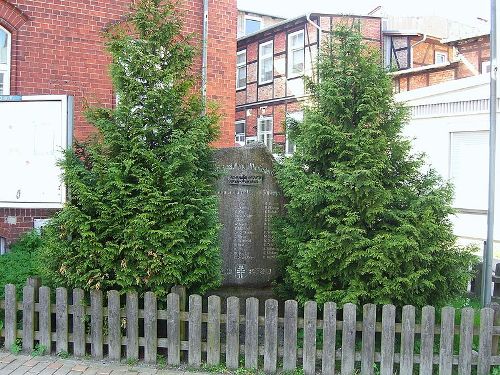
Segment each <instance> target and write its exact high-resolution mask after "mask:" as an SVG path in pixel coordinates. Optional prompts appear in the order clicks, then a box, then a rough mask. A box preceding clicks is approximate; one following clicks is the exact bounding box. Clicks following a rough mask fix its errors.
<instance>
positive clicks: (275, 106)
mask: <svg viewBox="0 0 500 375" xmlns="http://www.w3.org/2000/svg"><path fill="white" fill-rule="evenodd" d="M354 21H359V24H360V28H361V33H362V35H363V36H364V38H365V40H366V42H367V43H370V44H372V45H374V46H375V47H376V48H381V45H382V44H381V43H382V33H381V19H380V18H379V17H369V16H341V15H330V14H315V13H313V14H310V15H309V16H301V17H297V18H293V19H290V20H286V21H283V22H280V23H277V24H274V25H272V26H270V27H267V28H265V29H263V30H261V31H260V32H257V33H252V34H250V35H247V36H243V37H240V38H238V41H237V45H238V48H237V67H236V74H237V80H236V117H235V134H236V143H237V144H238V145H243V144H248V143H252V142H262V143H264V144H266V145H267V146H268V148H269V149H270V150H271V151H272V152H280V151H282V150H284V151H285V153H291V152H293V148H294V146H293V144H291V142H288V140H287V137H286V131H285V126H284V122H285V118H286V117H287V116H290V117H295V118H297V119H300V117H301V116H302V106H301V103H302V102H303V101H304V100H305V99H306V98H307V95H306V94H305V92H304V81H303V77H304V75H309V76H311V74H312V67H313V62H314V61H315V59H316V57H317V55H318V50H319V48H320V44H321V40H322V35H324V33H326V32H330V31H331V28H332V27H333V25H335V24H336V23H338V22H347V23H352V22H354Z"/></svg>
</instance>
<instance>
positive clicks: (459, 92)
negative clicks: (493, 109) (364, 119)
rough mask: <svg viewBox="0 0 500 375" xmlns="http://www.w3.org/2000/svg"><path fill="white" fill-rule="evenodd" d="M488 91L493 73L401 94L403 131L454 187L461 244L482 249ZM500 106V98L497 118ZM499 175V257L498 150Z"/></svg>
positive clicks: (498, 224)
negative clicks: (406, 112) (406, 115)
mask: <svg viewBox="0 0 500 375" xmlns="http://www.w3.org/2000/svg"><path fill="white" fill-rule="evenodd" d="M489 90H490V88H489V75H479V76H474V77H470V78H464V79H460V80H455V81H450V82H446V83H443V84H439V85H434V86H430V87H425V88H422V89H418V90H413V91H408V92H405V93H401V94H397V95H396V100H397V101H400V102H404V103H406V105H407V106H408V107H409V108H410V111H411V119H410V121H409V123H408V124H407V125H406V127H405V128H404V132H403V133H404V135H405V136H407V137H408V138H410V139H412V145H413V150H414V151H415V152H417V153H425V154H426V161H427V162H428V163H429V164H430V166H431V167H432V168H434V169H435V170H436V171H437V172H439V173H440V174H441V176H442V177H443V178H444V179H447V180H450V181H451V182H452V183H453V184H454V186H455V199H454V202H453V206H454V207H455V208H456V209H457V214H456V215H455V216H454V217H453V218H452V221H453V223H454V230H455V234H456V235H457V236H458V237H459V241H460V243H461V244H469V243H476V244H478V245H479V246H480V247H481V249H482V244H483V242H484V241H485V240H486V222H487V207H488V168H489V164H488V154H489ZM498 108H499V101H498V99H497V114H498ZM499 125H500V124H499ZM497 144H498V145H499V146H500V140H497ZM496 175H497V183H496V185H497V199H496V205H495V211H496V215H495V216H496V221H495V230H494V250H495V253H497V254H496V257H500V157H499V155H498V152H497V173H496Z"/></svg>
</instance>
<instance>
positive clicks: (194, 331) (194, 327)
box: [188, 295, 201, 367]
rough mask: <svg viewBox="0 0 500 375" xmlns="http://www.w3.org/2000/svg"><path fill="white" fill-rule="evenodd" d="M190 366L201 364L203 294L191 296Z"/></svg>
mask: <svg viewBox="0 0 500 375" xmlns="http://www.w3.org/2000/svg"><path fill="white" fill-rule="evenodd" d="M188 363H189V365H190V366H194V367H200V366H201V296H198V295H192V296H189V351H188Z"/></svg>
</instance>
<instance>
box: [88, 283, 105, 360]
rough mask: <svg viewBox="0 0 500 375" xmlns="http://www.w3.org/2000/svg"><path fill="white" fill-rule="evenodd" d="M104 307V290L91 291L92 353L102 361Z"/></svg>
mask: <svg viewBox="0 0 500 375" xmlns="http://www.w3.org/2000/svg"><path fill="white" fill-rule="evenodd" d="M102 328H103V307H102V290H91V291H90V340H91V353H92V357H94V358H95V359H101V358H103V356H104V352H103V335H102Z"/></svg>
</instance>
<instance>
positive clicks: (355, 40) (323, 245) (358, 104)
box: [274, 26, 475, 306]
mask: <svg viewBox="0 0 500 375" xmlns="http://www.w3.org/2000/svg"><path fill="white" fill-rule="evenodd" d="M380 61H381V57H380V55H379V53H378V51H375V50H373V49H370V48H369V47H367V46H366V45H365V44H364V43H363V42H362V37H361V35H360V34H359V32H357V31H355V30H354V29H353V28H347V27H345V26H341V27H339V28H338V29H336V30H335V31H334V32H333V34H332V36H331V38H330V40H328V41H327V43H326V45H325V47H324V48H323V50H322V53H321V57H320V59H319V62H318V64H317V67H316V68H317V69H316V71H317V73H318V76H319V79H318V80H317V82H315V81H312V80H311V81H309V82H308V83H307V87H308V89H309V91H310V92H311V93H312V98H311V105H310V106H308V108H306V110H305V117H304V121H303V122H302V123H300V124H296V125H295V126H294V127H293V128H291V129H290V133H291V136H292V139H293V141H294V142H295V143H296V145H297V152H296V153H295V154H294V156H293V157H292V158H289V159H288V160H285V161H284V163H283V164H282V165H281V166H278V168H277V177H278V181H279V183H280V184H281V186H282V188H283V191H284V195H285V197H286V199H287V200H288V202H287V204H286V216H285V217H284V218H283V219H276V222H275V229H274V236H275V239H276V242H277V246H278V248H279V259H280V263H281V265H282V268H283V280H282V285H281V290H282V292H284V293H286V294H288V295H289V296H290V295H291V296H292V297H294V298H297V299H298V300H299V301H301V302H304V301H306V300H308V299H315V300H317V301H318V302H325V301H335V302H337V303H346V302H353V303H358V304H359V303H365V302H373V303H378V304H384V303H394V304H396V305H404V304H413V305H417V306H421V305H424V304H429V303H430V304H442V303H444V302H446V301H447V300H449V299H450V298H452V297H453V296H455V295H457V294H460V293H461V292H463V291H465V290H466V287H467V283H468V280H469V278H470V274H469V269H470V268H471V265H472V263H474V261H475V257H474V256H473V255H472V254H471V251H470V249H461V248H459V247H457V246H456V238H455V236H454V235H453V231H452V224H451V222H450V220H449V216H450V215H452V214H453V212H454V211H453V209H452V207H451V202H452V197H453V190H452V186H450V185H449V184H448V183H446V182H443V181H442V179H441V178H440V177H439V176H438V175H437V174H436V173H435V172H434V171H433V170H432V169H427V170H426V171H423V170H424V161H423V158H422V156H413V155H412V154H411V152H410V149H411V145H410V141H409V140H406V139H404V138H403V137H402V135H401V129H402V127H403V125H404V123H405V120H406V118H407V110H406V109H405V108H404V107H403V106H402V105H400V104H397V103H395V102H394V100H393V94H392V83H391V79H390V77H388V75H387V74H386V71H385V70H384V69H383V68H382V67H381V64H380Z"/></svg>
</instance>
